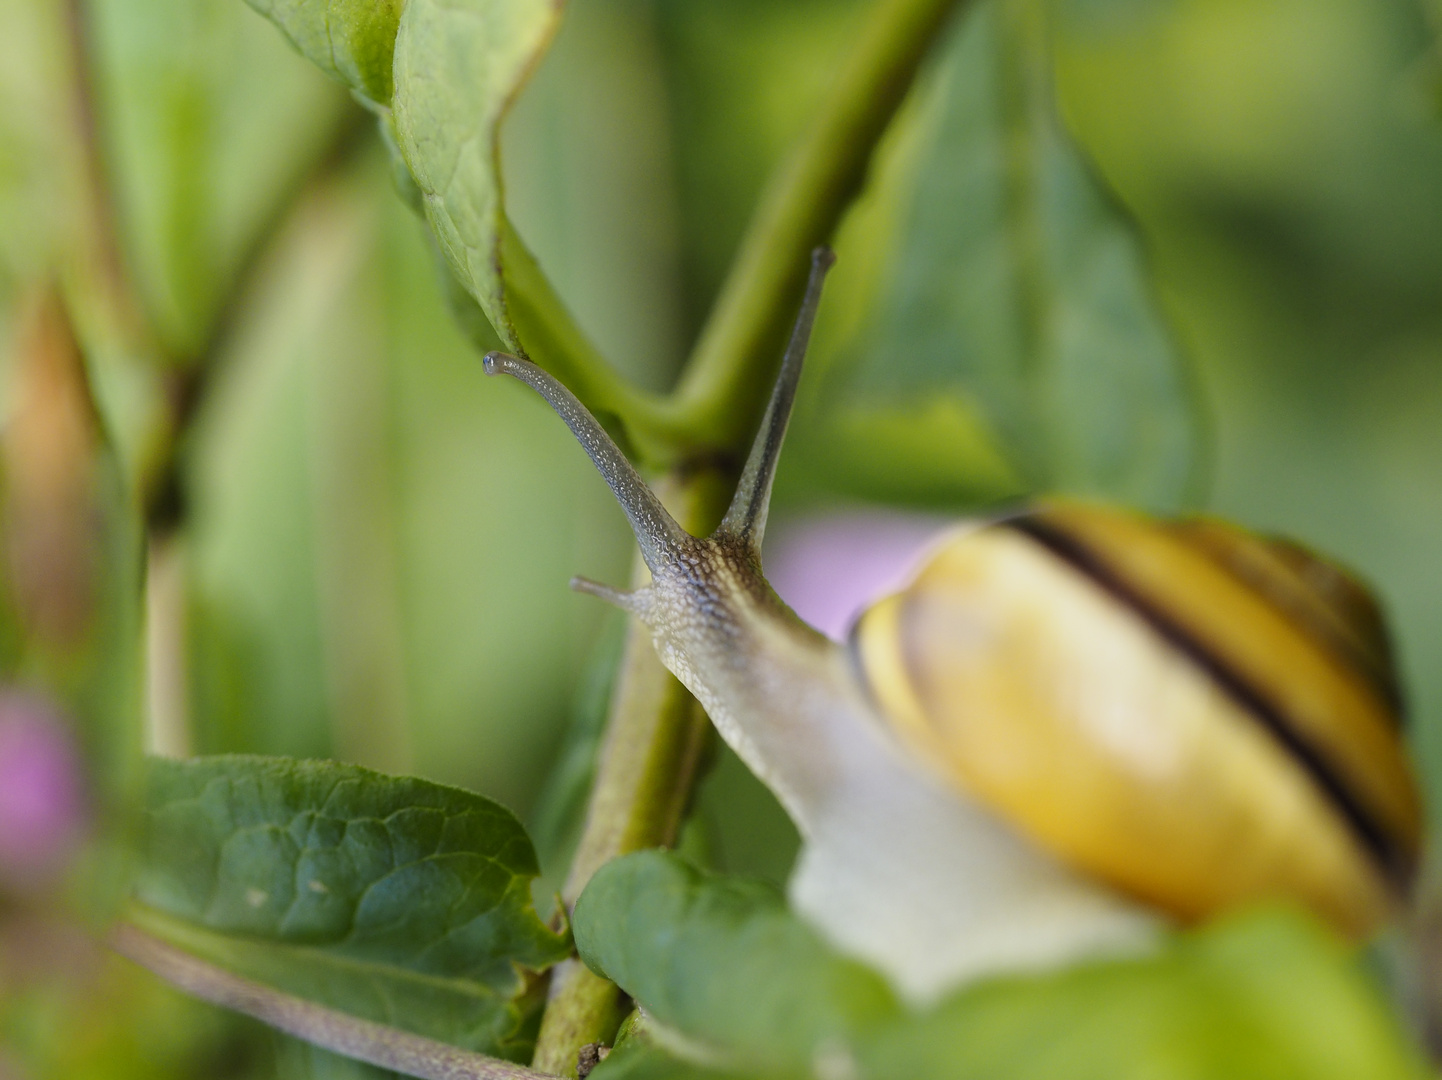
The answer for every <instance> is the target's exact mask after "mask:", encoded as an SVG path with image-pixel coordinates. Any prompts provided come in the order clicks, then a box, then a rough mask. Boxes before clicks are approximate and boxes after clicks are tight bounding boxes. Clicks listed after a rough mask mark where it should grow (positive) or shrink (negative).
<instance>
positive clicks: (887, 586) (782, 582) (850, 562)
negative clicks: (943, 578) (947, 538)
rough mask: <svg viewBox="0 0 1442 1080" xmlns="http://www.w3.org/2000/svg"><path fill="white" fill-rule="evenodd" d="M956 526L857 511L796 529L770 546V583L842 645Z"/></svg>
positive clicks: (800, 524) (804, 522)
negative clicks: (864, 614)
mask: <svg viewBox="0 0 1442 1080" xmlns="http://www.w3.org/2000/svg"><path fill="white" fill-rule="evenodd" d="M955 527H956V522H955V521H954V520H948V519H945V518H939V517H934V516H929V515H922V514H903V513H898V512H895V511H882V510H873V511H858V512H852V513H842V514H831V515H826V516H821V517H814V518H809V519H802V520H799V521H793V522H790V523H789V524H788V525H786V526H783V527H782V528H779V529H778V530H777V532H776V535H775V536H774V537H773V538H772V539H771V541H770V542H768V544H767V547H766V577H767V580H768V581H770V582H771V586H772V588H774V589H775V590H776V592H777V594H778V595H780V597H781V599H783V600H785V601H786V603H788V604H789V605H791V608H792V609H793V610H794V611H795V612H796V614H798V615H800V616H801V618H802V619H804V620H805V621H806V622H808V623H810V624H811V625H812V626H814V627H816V629H818V630H820V631H821V632H822V633H823V634H825V635H826V636H827V637H830V638H833V639H835V640H837V641H839V640H841V639H842V638H843V637H845V635H846V632H847V630H849V629H850V627H851V624H852V623H853V622H854V621H855V620H856V617H857V616H858V615H860V614H861V612H862V611H864V610H865V609H866V608H868V607H870V606H871V604H872V603H874V602H875V601H876V600H878V599H880V598H881V597H883V596H885V595H886V594H887V593H892V592H895V591H896V590H897V589H899V588H901V587H902V586H903V585H905V584H906V582H907V581H908V580H909V579H910V577H911V576H912V574H914V573H915V572H916V570H917V569H918V568H919V566H920V564H921V562H922V561H923V559H924V557H925V556H926V554H927V553H928V552H929V550H930V548H931V545H932V544H933V543H934V542H935V541H936V539H937V537H939V536H940V535H941V534H942V533H944V532H946V531H948V530H950V529H952V528H955Z"/></svg>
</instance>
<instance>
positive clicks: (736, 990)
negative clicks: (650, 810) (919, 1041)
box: [575, 851, 899, 1066]
mask: <svg viewBox="0 0 1442 1080" xmlns="http://www.w3.org/2000/svg"><path fill="white" fill-rule="evenodd" d="M575 933H576V946H577V948H578V949H579V950H580V953H581V957H582V959H584V960H585V961H586V964H587V965H588V966H589V967H591V969H592V970H594V971H596V972H598V973H600V974H602V975H605V976H606V978H608V979H611V980H612V981H613V982H615V983H616V984H617V985H619V986H620V987H621V989H623V990H625V991H626V992H627V993H628V994H630V995H631V996H632V997H634V998H635V999H636V1000H637V1002H638V1003H639V1004H641V1005H642V1006H643V1007H644V1008H645V1009H646V1011H647V1012H648V1013H649V1014H650V1015H651V1016H652V1017H653V1018H654V1019H655V1020H656V1021H657V1022H659V1023H660V1024H663V1025H666V1026H668V1027H671V1028H674V1029H676V1030H678V1031H680V1032H681V1033H683V1035H684V1036H686V1037H687V1038H688V1039H692V1040H695V1041H696V1042H698V1043H700V1044H701V1045H702V1046H704V1047H705V1048H706V1049H707V1050H709V1051H711V1052H713V1053H715V1054H718V1055H723V1056H724V1057H725V1058H726V1059H727V1060H730V1061H735V1062H737V1063H740V1064H746V1065H758V1066H776V1065H782V1066H785V1065H798V1066H804V1065H806V1064H808V1063H809V1062H810V1061H811V1060H812V1058H813V1057H814V1056H815V1054H816V1053H817V1051H818V1049H819V1048H824V1047H826V1046H827V1045H829V1044H831V1043H834V1042H838V1041H847V1040H850V1039H852V1038H854V1037H856V1036H857V1035H859V1034H861V1033H865V1032H868V1031H870V1030H872V1029H874V1028H876V1027H877V1026H878V1025H880V1024H881V1023H883V1022H885V1021H887V1020H891V1019H893V1018H895V1017H896V1016H897V1015H898V1014H899V1006H898V1005H897V1002H896V999H895V997H894V996H893V995H892V993H891V991H890V990H889V989H888V988H887V986H886V984H885V982H884V981H883V980H882V978H881V977H880V976H879V975H877V974H875V973H874V972H872V971H869V970H868V969H866V968H865V967H863V966H862V965H860V964H858V963H856V962H855V961H852V960H847V959H845V958H843V957H841V956H838V955H837V954H836V953H835V952H833V951H832V950H831V949H830V948H829V947H828V946H827V945H826V944H825V942H823V941H822V939H821V938H820V936H819V935H818V934H817V933H816V932H815V931H813V930H812V929H811V928H810V927H808V926H806V925H805V924H804V923H802V922H800V921H799V920H798V919H796V917H795V916H793V915H792V914H791V913H790V912H789V911H788V910H787V908H786V904H785V902H784V900H783V899H782V897H781V894H780V893H779V892H778V891H777V890H776V889H774V888H772V887H771V886H769V885H765V884H763V883H761V882H756V881H747V880H744V879H737V878H724V877H718V876H714V875H709V874H706V873H703V872H702V871H700V870H697V869H696V868H694V867H692V866H691V865H689V864H688V863H686V862H685V861H684V860H682V859H680V858H679V857H677V856H675V855H671V854H667V853H663V852H657V851H647V852H640V853H638V854H635V855H628V856H626V857H624V858H621V859H617V860H615V861H613V862H611V863H609V864H607V865H606V866H604V867H602V869H601V870H599V871H598V872H597V873H596V875H595V876H594V877H593V878H592V879H591V882H590V884H589V885H587V887H586V890H585V892H583V893H582V894H581V898H580V900H579V901H578V902H577V904H576V911H575Z"/></svg>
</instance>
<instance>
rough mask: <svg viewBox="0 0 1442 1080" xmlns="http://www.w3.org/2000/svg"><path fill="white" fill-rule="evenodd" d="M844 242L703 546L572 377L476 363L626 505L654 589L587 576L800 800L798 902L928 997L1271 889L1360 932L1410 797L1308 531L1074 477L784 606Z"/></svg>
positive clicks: (1388, 725)
mask: <svg viewBox="0 0 1442 1080" xmlns="http://www.w3.org/2000/svg"><path fill="white" fill-rule="evenodd" d="M830 262H831V255H830V253H829V252H828V251H826V250H825V249H821V250H819V251H818V252H817V253H816V255H815V256H814V259H813V267H812V275H811V281H810V284H809V286H808V289H807V294H806V298H805V300H804V302H803V305H802V309H801V314H800V316H799V317H798V320H797V325H796V329H795V331H794V332H793V335H792V339H791V343H790V345H789V347H788V349H787V351H786V355H785V357H784V358H783V361H782V366H781V372H780V375H779V377H778V380H777V384H776V388H775V390H774V391H773V394H772V398H771V402H770V405H769V407H768V409H767V412H766V416H765V417H764V418H763V421H762V425H761V430H760V432H759V433H758V435H757V439H756V443H755V445H754V447H753V449H752V452H751V455H750V457H749V458H748V460H747V463H746V468H745V470H744V472H743V474H742V479H741V482H740V484H739V485H738V488H737V492H736V496H735V498H734V499H733V501H732V504H731V507H730V509H729V510H728V511H727V514H726V517H725V518H724V519H723V521H722V524H721V525H720V527H719V528H718V529H717V530H716V532H715V533H714V534H713V535H712V536H711V537H709V538H707V539H704V540H703V539H699V538H697V537H693V536H691V535H690V534H688V533H687V532H686V531H685V530H683V529H681V528H680V526H678V525H677V524H676V523H675V521H674V520H672V518H671V517H670V515H669V514H667V512H666V510H665V509H664V508H663V507H662V506H661V504H660V503H659V501H657V499H656V498H655V496H654V494H653V493H652V492H651V490H650V488H649V487H647V485H646V484H645V482H644V481H643V480H642V479H641V478H640V477H639V476H638V475H637V474H636V472H635V470H634V469H633V468H632V467H631V465H630V463H629V462H628V461H627V460H626V458H625V456H624V455H623V454H622V453H621V452H620V450H619V449H618V448H617V447H616V446H615V444H614V443H613V442H612V441H611V439H610V438H609V437H608V436H607V435H606V433H605V431H604V430H603V429H602V428H601V427H600V425H599V424H598V423H597V422H596V421H595V419H594V418H593V417H592V416H591V415H590V414H589V413H588V412H587V411H586V410H585V408H584V407H583V406H582V405H581V404H580V402H579V401H577V400H576V398H575V397H574V396H572V395H571V394H570V392H569V391H567V390H566V389H565V387H563V386H561V385H560V384H559V383H558V382H557V381H556V380H555V379H553V378H552V377H551V376H549V375H548V374H546V373H545V372H544V371H541V370H540V369H539V368H537V367H535V366H534V365H533V364H530V363H529V362H527V361H525V360H521V359H517V358H515V357H511V356H507V355H505V354H501V353H492V354H489V355H488V356H487V357H486V370H487V372H488V373H492V374H495V373H502V372H503V373H507V374H511V375H514V376H516V377H517V378H520V379H521V380H523V381H524V382H526V383H528V384H529V385H531V386H532V387H534V388H535V389H536V390H537V391H539V392H540V393H541V394H542V395H543V396H544V397H545V398H546V399H547V400H548V401H549V402H550V404H551V405H552V406H553V407H554V408H555V409H556V411H557V412H558V413H559V414H560V416H561V417H562V419H563V420H565V422H566V423H567V425H568V426H569V427H570V428H571V430H572V432H573V433H574V434H575V435H576V437H577V438H578V439H579V441H580V442H581V444H582V446H583V447H584V448H585V450H586V451H587V453H588V454H589V455H590V456H591V458H592V460H593V461H594V462H595V463H596V466H597V468H598V469H599V470H600V472H601V474H602V476H603V477H604V478H605V479H606V481H607V483H608V484H609V485H610V486H611V489H612V491H613V492H614V493H615V495H616V496H617V498H618V500H619V501H620V503H621V505H622V507H623V509H624V510H625V511H626V514H627V516H628V518H629V520H630V523H631V525H632V528H633V530H634V532H635V534H636V539H637V543H638V545H639V547H640V549H641V554H642V556H643V558H644V559H645V561H646V564H647V566H648V567H649V568H650V570H651V576H652V580H651V583H650V584H649V585H647V586H645V587H644V588H641V589H638V590H635V591H634V592H620V591H617V590H614V589H610V588H608V587H606V586H603V585H598V584H596V583H594V582H586V581H577V582H574V583H573V585H574V586H575V587H577V588H580V589H582V590H583V591H588V592H592V593H595V594H597V595H599V596H602V597H603V598H605V599H607V600H609V601H611V602H612V603H615V604H617V605H618V606H620V607H622V608H624V609H626V610H627V611H630V612H631V613H633V614H634V615H635V616H636V617H638V618H639V619H641V620H642V621H643V622H644V623H645V624H646V625H648V626H649V627H650V628H651V632H652V636H653V639H654V641H655V644H656V649H657V652H658V653H659V655H660V657H661V659H662V662H663V663H665V665H666V666H667V667H668V668H669V669H670V670H671V671H672V672H673V673H674V674H675V675H676V676H677V677H678V678H679V679H680V680H681V681H682V682H683V683H684V684H685V685H686V687H687V688H688V689H689V690H690V691H691V692H692V693H693V694H695V695H696V697H697V698H698V699H699V700H700V701H701V703H702V704H703V705H704V706H705V707H706V710H707V713H708V714H709V715H710V717H711V719H712V721H713V722H714V723H715V725H716V727H717V729H718V730H719V731H720V733H721V735H722V736H723V738H725V739H726V740H727V742H728V743H730V745H731V746H732V747H733V748H734V749H735V750H736V751H737V753H738V754H739V755H740V756H741V757H742V759H743V760H745V761H746V763H747V764H748V765H749V766H750V767H751V768H752V770H753V771H754V772H755V773H756V774H757V775H758V776H759V777H760V778H761V779H762V780H763V781H764V782H765V783H766V784H767V785H768V786H769V787H770V788H771V789H772V791H773V792H774V793H775V794H776V795H777V797H778V798H779V799H780V801H781V802H782V804H783V805H784V806H785V807H786V809H787V810H788V812H789V813H790V814H791V816H792V818H793V820H795V822H796V824H797V826H798V828H799V829H800V831H801V833H802V836H803V839H804V841H805V844H804V847H803V851H802V854H801V857H800V860H799V862H798V867H797V870H796V872H795V874H794V875H793V878H792V880H791V883H790V894H791V898H792V901H793V903H794V904H795V905H796V907H797V908H798V909H799V910H800V911H801V912H802V913H803V914H805V915H806V916H808V917H809V918H810V919H811V920H812V921H813V922H814V923H815V924H816V925H817V926H819V927H820V928H821V929H822V930H823V931H824V932H826V933H827V934H828V935H829V936H830V937H831V938H832V939H833V941H835V942H836V943H837V944H838V945H840V946H842V947H843V948H845V949H847V950H849V951H851V952H853V953H855V954H856V955H858V956H860V957H862V958H864V959H867V960H869V961H871V962H873V963H874V964H876V965H877V966H878V967H880V968H881V969H882V970H884V971H886V972H887V973H888V974H889V975H890V976H891V977H892V979H893V981H894V982H895V983H896V984H897V986H898V987H899V988H901V989H902V990H903V991H904V992H906V993H907V994H908V995H909V996H910V997H912V998H913V999H914V1000H918V1001H920V1000H926V999H928V998H931V997H934V996H935V994H937V993H939V992H940V991H941V990H943V989H945V988H947V987H948V986H951V985H954V984H955V983H957V982H958V981H961V980H963V979H966V978H969V977H973V976H975V975H978V974H981V973H984V972H988V971H996V970H1002V969H1015V968H1018V967H1037V966H1045V965H1049V964H1054V963H1057V962H1060V961H1065V960H1069V959H1073V958H1076V957H1080V956H1086V955H1094V954H1096V953H1098V952H1117V951H1124V950H1131V949H1135V948H1138V947H1144V946H1145V944H1146V943H1147V942H1148V941H1150V940H1151V939H1152V938H1153V937H1154V936H1155V932H1156V930H1157V928H1158V926H1159V925H1160V924H1161V923H1162V922H1164V921H1165V920H1166V919H1167V918H1169V917H1170V918H1174V919H1182V920H1187V919H1197V918H1202V917H1205V916H1208V915H1211V914H1213V913H1216V912H1219V911H1223V910H1226V909H1228V908H1230V907H1233V906H1235V905H1238V904H1243V903H1248V902H1252V901H1257V900H1263V899H1273V900H1275V899H1283V900H1291V901H1294V902H1297V903H1300V904H1303V905H1305V906H1307V907H1309V908H1310V909H1312V910H1313V911H1314V912H1316V913H1317V914H1319V915H1320V916H1322V917H1323V918H1326V919H1328V920H1329V921H1331V922H1332V923H1333V924H1334V925H1336V926H1337V927H1338V928H1340V929H1341V930H1343V931H1344V932H1347V933H1349V934H1352V935H1361V934H1364V933H1366V932H1367V931H1368V930H1369V929H1371V928H1372V927H1374V926H1375V925H1377V923H1378V922H1379V921H1381V920H1383V919H1384V918H1386V917H1387V915H1388V914H1389V913H1390V912H1391V911H1392V910H1393V909H1394V908H1395V907H1396V906H1397V904H1398V902H1399V899H1400V897H1401V896H1402V895H1403V894H1404V892H1405V890H1406V888H1407V885H1408V882H1409V880H1410V876H1411V874H1412V871H1413V867H1414V865H1415V860H1416V857H1417V848H1418V843H1419V832H1420V824H1419V822H1420V811H1419V805H1418V797H1417V793H1416V788H1415V785H1414V783H1413V780H1412V777H1411V774H1410V771H1409V769H1408V766H1407V762H1406V758H1405V753H1404V751H1403V748H1402V742H1401V735H1400V730H1399V726H1398V723H1397V716H1398V713H1399V709H1398V705H1397V693H1396V689H1395V685H1394V683H1393V681H1392V676H1391V667H1390V661H1389V658H1388V654H1387V648H1386V644H1385V635H1384V634H1383V633H1382V631H1381V622H1380V618H1379V616H1378V615H1377V611H1376V607H1375V605H1374V604H1373V603H1372V601H1371V600H1370V598H1369V597H1368V596H1367V594H1366V592H1365V590H1364V589H1362V588H1361V587H1360V586H1358V585H1356V584H1355V583H1354V582H1352V581H1351V579H1350V578H1348V577H1347V576H1346V575H1345V574H1343V573H1341V572H1340V571H1338V570H1337V569H1336V568H1334V567H1331V566H1330V565H1328V564H1327V563H1325V562H1323V561H1321V560H1319V559H1317V558H1315V557H1314V556H1311V555H1310V554H1308V553H1307V552H1305V551H1304V550H1303V549H1301V548H1298V547H1296V546H1294V545H1288V544H1285V543H1283V542H1277V541H1267V540H1262V539H1259V538H1257V537H1253V536H1250V535H1249V534H1246V533H1244V532H1242V531H1240V530H1238V529H1235V528H1233V527H1231V526H1228V525H1225V524H1222V523H1220V522H1213V521H1192V522H1165V521H1159V520H1153V519H1148V518H1144V517H1141V516H1138V515H1135V514H1130V513H1126V512H1123V511H1120V510H1113V509H1106V508H1103V507H1100V506H1093V505H1087V504H1080V503H1062V502H1058V503H1054V504H1050V505H1047V506H1043V507H1041V508H1039V509H1037V510H1036V511H1034V512H1031V513H1028V514H1023V515H1020V516H1017V517H1014V518H1011V519H1008V520H1005V521H1001V522H997V523H994V524H991V525H988V526H985V527H982V528H971V529H968V530H966V531H964V532H958V533H957V534H955V535H954V536H952V537H950V538H948V539H947V540H946V541H945V542H943V543H942V544H940V545H939V546H938V548H937V549H936V551H935V553H934V555H933V557H932V558H931V560H930V561H929V563H928V564H927V565H926V566H925V567H924V568H923V569H922V570H921V572H920V573H919V574H918V575H917V576H916V578H915V580H914V581H913V582H912V583H911V584H910V585H909V586H908V587H907V588H906V589H905V590H903V591H902V592H901V593H899V594H897V595H896V596H894V597H891V598H888V599H886V600H883V601H881V602H880V603H878V604H877V605H875V606H874V607H873V608H872V609H870V610H869V611H867V612H866V613H865V614H864V615H863V616H862V618H861V619H860V620H859V622H858V624H857V627H856V629H855V632H854V634H853V635H852V639H851V642H850V644H849V646H847V647H842V646H839V645H836V644H835V643H833V642H831V641H829V640H828V639H826V638H824V637H823V636H822V635H820V634H819V633H817V632H816V631H815V630H813V629H812V628H810V627H808V626H807V625H806V624H804V623H803V622H802V621H801V620H800V619H798V618H797V617H796V616H795V615H794V613H792V612H791V611H790V610H789V609H788V608H787V607H786V605H785V604H783V603H782V602H781V601H780V599H779V598H778V597H777V596H776V594H775V593H774V592H773V591H772V589H771V588H770V586H769V585H768V584H767V583H766V580H765V578H764V577H763V576H762V573H761V556H760V551H761V538H762V533H763V532H764V528H765V523H766V509H767V503H768V500H769V497H770V491H771V482H772V477H773V475H774V471H775V466H776V461H777V457H778V455H779V452H780V447H781V442H782V438H783V436H784V434H785V429H786V422H787V417H788V414H789V412H790V408H791V404H792V402H793V400H794V397H795V391H796V385H797V381H798V380H799V377H800V371H801V360H802V356H803V354H804V352H805V347H806V342H807V339H808V336H809V333H810V328H811V323H812V320H813V318H814V315H815V311H816V307H817V304H818V303H819V296H820V286H821V281H822V278H823V276H824V274H825V270H826V268H827V267H828V266H829V265H830Z"/></svg>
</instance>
